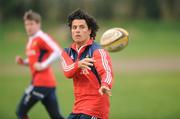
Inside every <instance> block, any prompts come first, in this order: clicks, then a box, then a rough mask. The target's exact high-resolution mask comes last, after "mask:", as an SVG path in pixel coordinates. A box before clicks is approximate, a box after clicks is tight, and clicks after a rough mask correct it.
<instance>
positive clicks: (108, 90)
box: [99, 86, 112, 96]
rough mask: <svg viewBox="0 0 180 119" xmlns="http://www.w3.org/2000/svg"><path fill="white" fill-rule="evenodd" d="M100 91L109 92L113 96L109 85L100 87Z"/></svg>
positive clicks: (101, 92) (102, 92)
mask: <svg viewBox="0 0 180 119" xmlns="http://www.w3.org/2000/svg"><path fill="white" fill-rule="evenodd" d="M99 93H100V94H101V95H103V94H107V95H108V96H112V94H111V90H110V89H109V87H107V86H101V87H100V88H99Z"/></svg>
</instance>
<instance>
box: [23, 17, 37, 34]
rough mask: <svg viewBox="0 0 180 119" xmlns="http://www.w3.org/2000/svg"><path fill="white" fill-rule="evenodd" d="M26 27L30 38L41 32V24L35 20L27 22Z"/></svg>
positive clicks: (25, 22)
mask: <svg viewBox="0 0 180 119" xmlns="http://www.w3.org/2000/svg"><path fill="white" fill-rule="evenodd" d="M24 25H25V29H26V32H27V34H28V36H32V35H34V34H35V33H36V32H38V31H39V30H40V23H37V22H36V21H34V20H25V21H24Z"/></svg>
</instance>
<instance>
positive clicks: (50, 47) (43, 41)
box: [38, 35, 61, 52]
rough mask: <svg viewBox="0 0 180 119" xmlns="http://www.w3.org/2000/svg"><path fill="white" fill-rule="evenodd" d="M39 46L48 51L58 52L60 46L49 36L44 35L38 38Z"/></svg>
mask: <svg viewBox="0 0 180 119" xmlns="http://www.w3.org/2000/svg"><path fill="white" fill-rule="evenodd" d="M38 43H39V47H40V48H41V49H44V50H47V51H48V52H55V51H56V52H58V51H60V50H61V48H60V46H59V45H58V44H57V43H56V42H55V41H54V40H53V39H52V38H51V37H49V36H47V35H44V36H41V37H40V38H39V41H38Z"/></svg>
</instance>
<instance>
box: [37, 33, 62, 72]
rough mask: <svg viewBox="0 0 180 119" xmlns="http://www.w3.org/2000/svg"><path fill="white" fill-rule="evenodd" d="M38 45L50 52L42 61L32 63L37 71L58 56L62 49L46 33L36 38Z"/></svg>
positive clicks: (44, 67)
mask: <svg viewBox="0 0 180 119" xmlns="http://www.w3.org/2000/svg"><path fill="white" fill-rule="evenodd" d="M38 47H39V48H40V49H46V50H47V51H48V52H51V54H50V55H49V57H48V58H47V59H46V60H44V61H43V62H36V63H35V64H34V68H35V69H36V70H37V71H41V70H44V69H46V68H47V67H48V66H49V65H50V64H51V63H53V62H54V61H55V60H57V59H59V58H60V54H61V52H62V49H61V48H60V47H59V46H58V44H57V43H56V42H55V41H53V40H52V39H51V37H49V36H48V35H46V34H43V35H42V36H41V38H40V39H39V40H38Z"/></svg>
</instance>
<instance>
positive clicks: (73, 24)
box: [62, 10, 113, 119]
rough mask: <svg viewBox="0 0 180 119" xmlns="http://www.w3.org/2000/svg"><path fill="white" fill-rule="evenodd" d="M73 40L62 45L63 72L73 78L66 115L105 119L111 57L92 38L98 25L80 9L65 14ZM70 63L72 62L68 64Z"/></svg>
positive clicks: (78, 118)
mask: <svg viewBox="0 0 180 119" xmlns="http://www.w3.org/2000/svg"><path fill="white" fill-rule="evenodd" d="M68 25H69V27H70V30H71V35H72V39H73V43H72V45H71V47H69V48H65V50H64V51H63V53H62V55H63V56H65V55H66V54H68V55H69V56H70V58H71V59H68V58H66V59H64V60H63V61H62V66H63V69H64V74H65V75H66V77H68V78H73V83H74V96H75V102H74V106H73V111H72V113H71V114H70V115H69V117H68V119H108V115H109V110H110V103H109V96H111V88H112V82H113V72H112V64H111V59H110V56H109V54H108V52H107V51H105V50H104V49H101V47H100V46H99V45H98V44H97V43H95V42H94V40H95V37H96V32H97V30H98V28H99V27H98V25H97V23H96V21H95V19H94V18H93V17H91V16H89V15H88V14H87V13H85V12H84V11H82V10H76V11H74V12H73V13H72V14H70V15H69V16H68ZM72 63H73V64H72Z"/></svg>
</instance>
